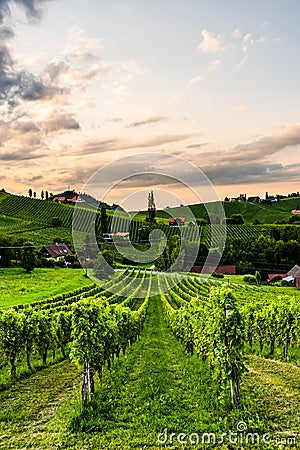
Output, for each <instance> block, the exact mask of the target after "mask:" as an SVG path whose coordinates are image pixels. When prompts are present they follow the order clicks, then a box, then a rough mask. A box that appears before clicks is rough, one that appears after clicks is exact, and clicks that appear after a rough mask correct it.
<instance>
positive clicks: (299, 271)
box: [288, 264, 300, 279]
mask: <svg viewBox="0 0 300 450" xmlns="http://www.w3.org/2000/svg"><path fill="white" fill-rule="evenodd" d="M288 275H289V276H290V277H293V278H294V279H296V278H300V267H299V266H297V264H296V265H295V266H294V267H292V268H291V270H290V271H289V272H288Z"/></svg>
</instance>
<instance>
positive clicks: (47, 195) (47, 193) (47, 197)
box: [45, 191, 49, 200]
mask: <svg viewBox="0 0 300 450" xmlns="http://www.w3.org/2000/svg"><path fill="white" fill-rule="evenodd" d="M45 199H46V200H48V199H49V192H48V191H45Z"/></svg>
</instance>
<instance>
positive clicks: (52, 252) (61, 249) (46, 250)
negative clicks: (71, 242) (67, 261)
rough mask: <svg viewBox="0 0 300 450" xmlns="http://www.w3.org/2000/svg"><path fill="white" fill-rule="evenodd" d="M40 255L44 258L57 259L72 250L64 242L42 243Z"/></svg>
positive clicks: (69, 253)
mask: <svg viewBox="0 0 300 450" xmlns="http://www.w3.org/2000/svg"><path fill="white" fill-rule="evenodd" d="M41 255H42V256H43V257H44V258H56V259H57V260H59V259H60V258H63V257H64V256H66V255H72V252H71V250H70V249H69V247H68V246H67V245H66V244H63V243H57V244H51V245H44V247H43V248H42V249H41Z"/></svg>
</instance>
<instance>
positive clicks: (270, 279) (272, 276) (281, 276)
mask: <svg viewBox="0 0 300 450" xmlns="http://www.w3.org/2000/svg"><path fill="white" fill-rule="evenodd" d="M287 276H288V274H287V273H269V274H268V281H272V280H273V279H274V278H277V277H280V278H281V279H283V278H286V277H287Z"/></svg>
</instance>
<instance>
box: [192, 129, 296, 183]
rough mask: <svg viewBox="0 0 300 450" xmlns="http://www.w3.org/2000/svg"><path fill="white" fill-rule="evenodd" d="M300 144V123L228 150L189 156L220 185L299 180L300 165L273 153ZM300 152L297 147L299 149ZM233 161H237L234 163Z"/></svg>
mask: <svg viewBox="0 0 300 450" xmlns="http://www.w3.org/2000/svg"><path fill="white" fill-rule="evenodd" d="M298 146H300V124H288V125H282V126H280V127H276V128H274V132H273V133H272V134H270V135H267V136H261V137H258V138H257V139H255V140H253V141H250V142H248V143H246V144H238V145H236V146H234V147H233V148H231V149H229V150H227V151H218V152H213V151H211V152H206V153H205V154H203V153H201V155H199V156H198V155H197V154H196V155H193V154H191V155H190V157H191V158H192V159H193V160H194V162H195V164H197V165H199V160H198V159H199V158H201V161H204V164H203V163H202V164H201V166H200V168H201V169H202V170H203V171H204V173H205V174H206V175H207V176H208V177H209V179H210V180H211V181H212V182H213V183H215V184H217V185H228V184H246V183H249V184H254V183H265V182H271V181H272V182H276V181H278V182H279V181H292V180H295V181H297V180H299V166H300V164H298V165H297V164H287V165H284V164H281V163H278V162H275V161H274V155H276V154H277V153H280V152H281V151H284V150H285V149H286V148H287V147H293V148H295V149H297V147H298ZM297 151H298V150H297ZM233 162H234V164H233Z"/></svg>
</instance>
